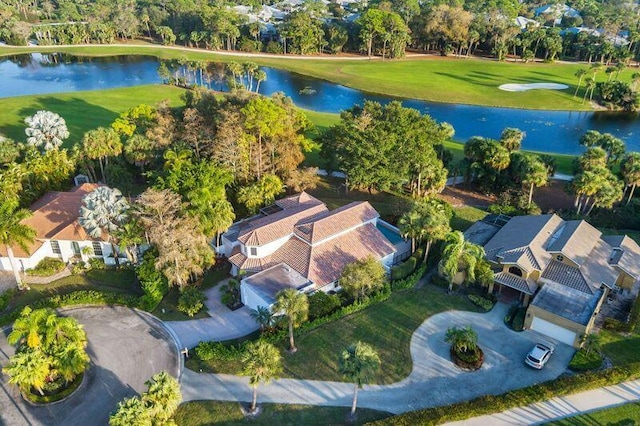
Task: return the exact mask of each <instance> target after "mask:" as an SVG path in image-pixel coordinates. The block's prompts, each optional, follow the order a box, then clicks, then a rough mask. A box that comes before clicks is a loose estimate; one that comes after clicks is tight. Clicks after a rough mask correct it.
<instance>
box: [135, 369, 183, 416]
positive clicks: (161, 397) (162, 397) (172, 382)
mask: <svg viewBox="0 0 640 426" xmlns="http://www.w3.org/2000/svg"><path fill="white" fill-rule="evenodd" d="M146 385H147V386H148V387H149V389H148V390H147V391H146V392H145V393H144V394H143V395H142V402H144V403H145V405H146V406H147V407H148V410H149V414H150V416H151V417H152V418H153V419H154V423H155V422H156V421H157V422H158V423H159V424H164V423H165V422H166V421H168V420H169V419H170V418H171V417H172V416H173V413H175V411H176V410H177V409H178V405H180V402H182V394H181V393H180V383H178V381H177V380H176V379H175V378H173V377H172V376H171V375H170V374H169V373H167V372H166V371H161V372H160V373H158V374H156V375H154V376H153V377H152V378H151V380H148V381H147V382H146Z"/></svg>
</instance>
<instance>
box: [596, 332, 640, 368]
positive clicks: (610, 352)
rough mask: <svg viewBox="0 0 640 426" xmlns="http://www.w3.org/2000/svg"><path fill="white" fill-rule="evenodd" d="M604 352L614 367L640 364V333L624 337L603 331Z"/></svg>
mask: <svg viewBox="0 0 640 426" xmlns="http://www.w3.org/2000/svg"><path fill="white" fill-rule="evenodd" d="M600 338H601V339H602V341H601V344H602V352H603V354H604V355H605V356H607V357H608V358H610V359H611V361H612V362H613V363H614V365H624V364H628V363H631V362H640V333H638V331H636V332H634V333H631V334H630V335H628V336H627V335H624V334H621V333H616V332H613V331H609V330H604V329H603V330H601V331H600Z"/></svg>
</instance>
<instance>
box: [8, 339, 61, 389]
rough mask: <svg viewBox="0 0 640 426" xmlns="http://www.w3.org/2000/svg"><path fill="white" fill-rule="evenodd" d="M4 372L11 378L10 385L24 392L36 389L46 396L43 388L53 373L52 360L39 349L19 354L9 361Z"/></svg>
mask: <svg viewBox="0 0 640 426" xmlns="http://www.w3.org/2000/svg"><path fill="white" fill-rule="evenodd" d="M2 372H3V373H5V374H6V375H8V376H9V383H11V384H14V385H18V386H20V389H21V390H22V392H25V393H27V392H29V391H30V390H31V388H35V389H36V390H37V391H38V392H40V395H44V392H43V391H42V387H43V386H44V385H45V383H46V381H47V379H48V378H49V375H50V372H51V358H50V357H48V356H46V355H45V354H44V353H43V352H42V351H41V350H39V349H30V350H25V351H22V352H17V353H16V354H15V355H14V356H12V357H11V358H10V359H9V364H7V365H6V366H5V367H4V368H3V369H2Z"/></svg>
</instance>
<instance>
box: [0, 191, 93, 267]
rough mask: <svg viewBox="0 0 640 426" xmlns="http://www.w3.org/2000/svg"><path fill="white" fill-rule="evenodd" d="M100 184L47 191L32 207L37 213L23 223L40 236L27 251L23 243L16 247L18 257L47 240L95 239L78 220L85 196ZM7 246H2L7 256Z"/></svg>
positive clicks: (3, 254)
mask: <svg viewBox="0 0 640 426" xmlns="http://www.w3.org/2000/svg"><path fill="white" fill-rule="evenodd" d="M98 186H99V185H97V184H93V183H84V184H82V185H80V186H77V187H75V188H73V189H72V190H71V191H69V192H58V191H52V192H47V193H46V194H45V195H44V196H42V198H40V199H39V200H38V201H36V202H35V203H33V204H32V205H31V207H30V208H29V209H30V210H31V211H32V212H33V214H32V216H31V217H30V218H28V219H25V220H24V221H23V222H22V223H23V224H25V225H28V226H30V227H31V228H33V229H34V230H35V231H36V240H35V241H34V242H33V244H31V245H29V251H28V252H25V251H24V250H23V249H22V248H21V247H19V246H15V247H12V249H13V252H14V254H15V256H16V257H29V256H31V255H32V254H33V253H34V252H35V251H36V250H37V249H39V248H40V247H41V246H42V244H43V242H44V241H46V240H67V241H89V240H93V239H94V238H92V237H91V236H89V234H87V232H86V231H85V230H84V228H83V227H82V226H80V224H79V223H78V217H79V215H80V207H81V206H82V198H83V197H84V196H85V195H87V194H88V193H90V192H92V191H93V190H94V189H96V188H97V187H98ZM5 251H6V249H5V247H0V256H6V255H7V254H6V252H5Z"/></svg>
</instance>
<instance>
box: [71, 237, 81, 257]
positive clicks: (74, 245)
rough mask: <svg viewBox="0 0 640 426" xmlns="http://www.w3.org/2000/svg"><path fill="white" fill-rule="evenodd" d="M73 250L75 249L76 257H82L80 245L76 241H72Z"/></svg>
mask: <svg viewBox="0 0 640 426" xmlns="http://www.w3.org/2000/svg"><path fill="white" fill-rule="evenodd" d="M71 248H72V249H73V254H75V255H76V256H80V253H81V252H80V244H78V243H77V242H76V241H72V242H71Z"/></svg>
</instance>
